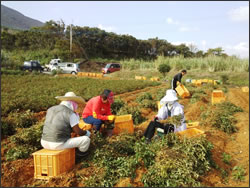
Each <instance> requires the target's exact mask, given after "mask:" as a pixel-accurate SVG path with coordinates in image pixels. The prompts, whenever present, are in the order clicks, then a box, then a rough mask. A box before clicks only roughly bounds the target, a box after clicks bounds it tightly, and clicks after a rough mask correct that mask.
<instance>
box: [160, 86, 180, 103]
mask: <svg viewBox="0 0 250 188" xmlns="http://www.w3.org/2000/svg"><path fill="white" fill-rule="evenodd" d="M177 100H178V97H177V95H176V92H175V90H173V89H168V90H167V91H166V95H165V97H163V98H162V101H164V102H172V101H177Z"/></svg>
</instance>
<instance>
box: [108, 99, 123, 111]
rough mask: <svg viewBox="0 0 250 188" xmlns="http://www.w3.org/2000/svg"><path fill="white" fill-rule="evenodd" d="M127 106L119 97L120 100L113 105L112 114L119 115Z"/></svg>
mask: <svg viewBox="0 0 250 188" xmlns="http://www.w3.org/2000/svg"><path fill="white" fill-rule="evenodd" d="M124 105H125V102H124V101H123V100H121V98H120V97H119V98H118V99H115V101H114V103H112V104H111V112H112V114H117V112H119V110H120V109H121V108H122V107H123V106H124Z"/></svg>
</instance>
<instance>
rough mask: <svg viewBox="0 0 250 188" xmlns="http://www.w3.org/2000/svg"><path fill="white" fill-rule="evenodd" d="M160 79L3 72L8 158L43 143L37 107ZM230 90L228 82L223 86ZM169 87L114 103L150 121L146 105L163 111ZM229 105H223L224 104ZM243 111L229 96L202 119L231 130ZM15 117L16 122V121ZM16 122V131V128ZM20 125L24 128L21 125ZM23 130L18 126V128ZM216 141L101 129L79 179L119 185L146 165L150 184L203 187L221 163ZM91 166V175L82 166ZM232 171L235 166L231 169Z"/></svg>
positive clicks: (196, 91) (196, 95)
mask: <svg viewBox="0 0 250 188" xmlns="http://www.w3.org/2000/svg"><path fill="white" fill-rule="evenodd" d="M157 85H159V83H157V82H147V81H136V80H99V79H91V78H77V77H67V78H63V77H51V76H48V75H32V74H30V75H23V76H21V75H2V90H1V95H2V103H1V107H2V118H1V121H2V125H4V126H2V130H4V131H2V133H4V134H6V135H10V136H9V139H10V143H11V144H12V146H15V147H9V146H4V147H9V148H8V151H7V153H6V159H7V160H16V159H20V158H28V157H30V156H31V153H32V152H34V151H36V150H38V149H41V145H40V138H41V133H42V127H43V122H39V121H38V120H37V119H35V118H34V112H40V111H42V110H47V108H49V107H50V106H52V105H55V104H58V101H57V100H56V99H55V96H59V95H64V94H65V93H66V92H67V91H74V92H75V93H76V94H77V95H80V96H82V97H83V98H85V99H86V100H88V99H90V98H91V97H93V96H96V95H99V94H100V93H101V92H102V91H103V89H104V88H109V89H111V90H113V91H114V93H115V94H121V93H125V92H129V91H133V90H137V89H142V88H144V87H148V86H157ZM186 87H187V88H188V90H189V91H190V93H191V94H192V97H191V98H190V103H196V102H197V101H199V100H200V99H202V98H203V97H206V96H208V94H207V92H210V91H212V90H213V89H216V88H217V87H221V86H210V85H207V86H204V87H202V88H195V87H193V86H191V85H188V84H187V85H186ZM220 89H223V90H224V91H227V88H226V87H221V88H220ZM165 91H166V90H165V89H163V88H161V89H157V90H156V91H154V92H153V93H143V94H141V95H139V96H137V97H136V99H135V102H136V103H137V104H138V105H137V106H133V107H132V106H129V105H128V104H126V103H125V102H124V101H123V100H122V99H121V98H119V97H117V98H116V99H115V103H114V104H113V105H112V112H113V113H114V114H118V115H120V114H127V113H130V114H132V115H133V121H134V124H135V125H137V124H139V123H141V122H142V121H144V120H145V119H143V117H142V116H141V115H140V109H142V108H148V109H151V110H153V111H155V112H156V111H157V106H156V101H158V100H160V99H161V98H162V97H163V96H164V95H165ZM222 109H223V110H222ZM239 111H242V109H240V108H238V107H237V106H235V105H233V104H231V103H229V102H226V103H222V104H219V105H215V106H214V107H212V105H211V104H210V103H208V104H207V106H206V108H205V109H203V113H202V116H201V119H200V120H201V121H202V123H201V124H203V125H205V126H209V125H208V124H207V122H209V124H211V125H212V126H214V127H215V128H218V129H220V130H222V131H224V132H227V133H229V134H231V133H233V132H235V131H237V129H236V128H235V127H234V124H235V119H233V116H232V115H233V114H234V113H235V112H239ZM10 122H12V125H13V126H10V124H9V123H10ZM11 127H13V132H12V133H10V132H9V131H11ZM16 127H18V128H16ZM16 130H18V131H17V132H15V131H16ZM212 149H213V145H212V143H210V142H208V141H207V140H206V139H205V138H204V137H200V138H194V139H180V138H178V137H177V136H176V135H175V134H173V133H171V134H168V135H165V136H164V137H162V138H158V139H155V140H153V141H152V143H151V144H149V145H148V144H146V143H145V142H144V138H143V137H142V134H141V132H136V133H135V134H133V135H127V134H121V135H119V136H116V137H113V136H112V137H104V136H102V135H101V134H97V135H95V136H94V137H92V138H91V146H90V152H91V153H90V155H89V156H88V157H87V159H84V160H81V161H79V163H80V164H81V165H80V169H79V171H76V178H77V180H75V181H76V182H78V183H79V182H82V184H83V185H84V186H87V187H104V186H109V187H110V186H111V187H113V186H115V185H116V184H117V183H119V181H121V180H122V179H123V178H127V177H128V178H131V181H132V182H133V181H134V179H135V177H136V170H137V169H139V168H141V169H144V170H145V173H144V174H143V175H142V177H141V179H140V181H141V182H142V183H143V185H144V186H147V187H180V186H190V187H200V186H203V185H202V184H201V181H200V178H201V176H203V175H205V174H206V173H207V172H208V171H209V170H210V169H211V168H215V167H217V168H218V166H216V164H215V163H214V161H213V159H212V153H211V150H212ZM82 169H85V170H84V171H88V169H91V171H92V173H91V175H89V176H87V177H86V176H85V174H84V173H83V172H82V171H81V170H82ZM228 173H229V172H228Z"/></svg>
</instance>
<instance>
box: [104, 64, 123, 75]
mask: <svg viewBox="0 0 250 188" xmlns="http://www.w3.org/2000/svg"><path fill="white" fill-rule="evenodd" d="M119 70H121V65H120V64H119V63H108V64H107V65H106V66H105V68H102V73H103V74H109V73H112V72H115V71H119Z"/></svg>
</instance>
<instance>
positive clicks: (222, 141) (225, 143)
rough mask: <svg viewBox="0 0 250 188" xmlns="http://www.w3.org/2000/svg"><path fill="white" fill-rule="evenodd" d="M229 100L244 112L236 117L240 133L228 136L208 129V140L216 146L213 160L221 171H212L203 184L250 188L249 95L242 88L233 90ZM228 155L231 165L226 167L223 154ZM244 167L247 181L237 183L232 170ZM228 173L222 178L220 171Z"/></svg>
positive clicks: (228, 96) (228, 97) (227, 95)
mask: <svg viewBox="0 0 250 188" xmlns="http://www.w3.org/2000/svg"><path fill="white" fill-rule="evenodd" d="M226 97H227V100H228V101H230V102H231V103H233V104H235V105H237V106H239V107H241V108H242V109H243V110H244V112H238V113H236V114H235V115H234V116H235V118H236V119H237V124H236V126H237V127H238V129H239V130H238V132H236V133H233V134H232V135H228V134H226V133H223V132H221V131H216V130H215V129H213V128H208V129H206V130H209V129H210V131H209V133H208V134H207V138H208V140H209V141H211V142H212V143H213V145H214V149H213V159H214V160H215V161H216V163H217V164H218V165H219V168H220V169H219V170H217V171H216V170H214V169H213V170H212V171H210V172H209V174H208V175H207V176H206V177H203V182H204V183H207V184H208V185H210V186H213V187H249V93H244V92H242V91H241V89H240V88H232V89H230V90H229V92H228V93H227V94H226ZM223 153H227V154H229V155H230V156H231V159H232V161H231V164H230V165H226V164H225V163H224V162H222V154H223ZM234 166H242V167H244V170H245V171H246V174H245V181H242V182H240V181H235V180H233V179H232V177H233V176H232V168H233V167H234ZM222 169H224V170H226V171H227V172H228V174H227V175H225V177H224V178H222V174H221V172H219V171H220V170H222Z"/></svg>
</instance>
